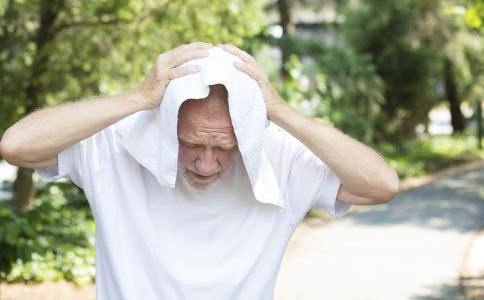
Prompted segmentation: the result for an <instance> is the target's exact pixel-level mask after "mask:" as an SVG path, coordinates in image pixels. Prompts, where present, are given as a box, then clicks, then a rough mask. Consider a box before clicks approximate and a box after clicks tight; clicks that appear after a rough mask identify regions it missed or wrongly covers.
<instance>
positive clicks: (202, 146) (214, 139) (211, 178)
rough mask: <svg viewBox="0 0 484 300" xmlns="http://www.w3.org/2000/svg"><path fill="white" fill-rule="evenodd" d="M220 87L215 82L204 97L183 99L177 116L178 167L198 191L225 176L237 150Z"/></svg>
mask: <svg viewBox="0 0 484 300" xmlns="http://www.w3.org/2000/svg"><path fill="white" fill-rule="evenodd" d="M223 88H224V87H223V86H222V87H221V86H220V85H216V86H215V87H212V90H211V91H210V94H209V96H208V97H207V98H205V99H198V100H187V101H185V102H184V103H183V104H182V106H181V107H180V111H179V115H178V141H179V145H180V146H179V154H178V170H179V172H182V173H181V175H182V177H183V178H184V179H185V180H186V181H187V183H188V184H189V185H190V186H192V187H194V188H195V189H198V190H203V189H207V188H208V187H210V186H212V185H213V184H214V183H215V182H217V181H218V179H220V178H221V177H222V176H223V175H225V174H226V172H227V170H228V169H229V167H230V165H231V163H232V160H233V158H234V157H235V154H236V153H237V151H238V147H237V138H236V137H235V134H234V129H233V127H232V122H231V119H230V114H229V111H228V106H227V104H226V100H225V101H224V100H223V98H224V96H223V92H222V89H223Z"/></svg>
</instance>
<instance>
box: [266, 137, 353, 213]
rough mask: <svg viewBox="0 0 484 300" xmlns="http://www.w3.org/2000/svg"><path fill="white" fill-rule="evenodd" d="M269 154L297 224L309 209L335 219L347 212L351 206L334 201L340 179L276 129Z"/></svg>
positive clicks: (299, 144)
mask: <svg viewBox="0 0 484 300" xmlns="http://www.w3.org/2000/svg"><path fill="white" fill-rule="evenodd" d="M269 151H271V157H272V161H273V162H274V164H277V166H275V167H273V169H274V170H275V171H276V172H278V173H279V174H278V175H279V178H280V179H279V182H280V185H282V186H281V187H282V190H283V191H284V196H285V198H286V202H287V203H288V205H289V206H290V209H291V210H292V214H293V216H294V218H295V219H296V222H300V221H301V220H302V219H303V218H304V217H305V216H306V214H307V212H308V211H309V210H310V209H311V208H321V209H324V210H325V211H326V212H327V213H328V214H330V215H331V216H333V217H337V218H340V217H343V216H344V215H345V214H346V213H347V212H348V211H349V209H350V208H351V206H352V204H351V203H347V202H343V201H340V200H338V199H336V196H337V194H338V190H339V187H340V185H341V181H340V179H339V178H338V177H337V176H336V174H335V173H334V172H333V171H332V170H331V169H330V168H329V167H328V166H327V165H326V164H325V163H324V162H323V161H321V160H320V159H319V157H317V156H316V155H315V154H314V153H313V152H312V151H311V150H309V148H307V147H306V146H305V145H304V144H303V143H301V142H300V141H299V140H297V139H296V138H295V137H293V136H292V135H291V134H289V133H288V132H287V131H285V130H283V129H282V128H279V130H278V131H277V133H276V135H275V136H274V137H273V138H272V143H271V146H270V150H269ZM275 157H278V158H277V159H276V158H275Z"/></svg>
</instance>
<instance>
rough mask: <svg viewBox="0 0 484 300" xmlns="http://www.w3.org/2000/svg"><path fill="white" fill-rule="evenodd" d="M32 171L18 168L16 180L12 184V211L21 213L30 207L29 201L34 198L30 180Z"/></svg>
mask: <svg viewBox="0 0 484 300" xmlns="http://www.w3.org/2000/svg"><path fill="white" fill-rule="evenodd" d="M32 173H33V170H31V169H26V168H18V171H17V179H15V182H14V184H13V195H14V196H13V209H14V211H15V212H16V213H21V212H23V211H24V210H26V209H29V208H30V207H31V201H30V200H31V199H33V198H34V197H35V192H36V191H35V189H34V188H32V187H33V180H32Z"/></svg>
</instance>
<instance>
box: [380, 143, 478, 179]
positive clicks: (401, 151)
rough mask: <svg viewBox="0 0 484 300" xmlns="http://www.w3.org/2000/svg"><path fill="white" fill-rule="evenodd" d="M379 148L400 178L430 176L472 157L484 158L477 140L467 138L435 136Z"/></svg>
mask: <svg viewBox="0 0 484 300" xmlns="http://www.w3.org/2000/svg"><path fill="white" fill-rule="evenodd" d="M378 148H379V151H380V153H382V155H383V156H384V157H385V159H386V161H387V162H388V163H389V164H390V165H391V166H392V167H393V168H395V169H396V170H397V172H398V175H399V176H400V179H403V178H407V177H412V176H421V175H426V174H429V173H431V172H434V171H438V170H441V169H443V168H445V167H448V166H450V165H453V164H456V163H459V162H464V161H466V160H468V159H471V158H481V159H484V151H483V150H481V151H478V149H477V140H476V139H475V137H472V136H466V135H455V136H431V137H425V138H420V139H416V140H411V141H407V142H404V143H403V144H402V145H400V146H395V145H389V144H385V145H381V146H380V147H378Z"/></svg>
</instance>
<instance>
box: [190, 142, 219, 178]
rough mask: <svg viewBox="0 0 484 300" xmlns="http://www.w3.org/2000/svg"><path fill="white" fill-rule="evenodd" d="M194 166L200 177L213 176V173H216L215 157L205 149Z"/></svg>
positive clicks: (210, 150)
mask: <svg viewBox="0 0 484 300" xmlns="http://www.w3.org/2000/svg"><path fill="white" fill-rule="evenodd" d="M195 166H196V167H197V171H198V172H199V174H200V175H202V176H210V175H213V173H214V172H216V171H217V166H218V162H217V158H216V157H215V153H214V152H213V150H212V149H209V148H205V149H204V150H203V151H202V153H200V156H199V157H198V159H197V160H196V163H195Z"/></svg>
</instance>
